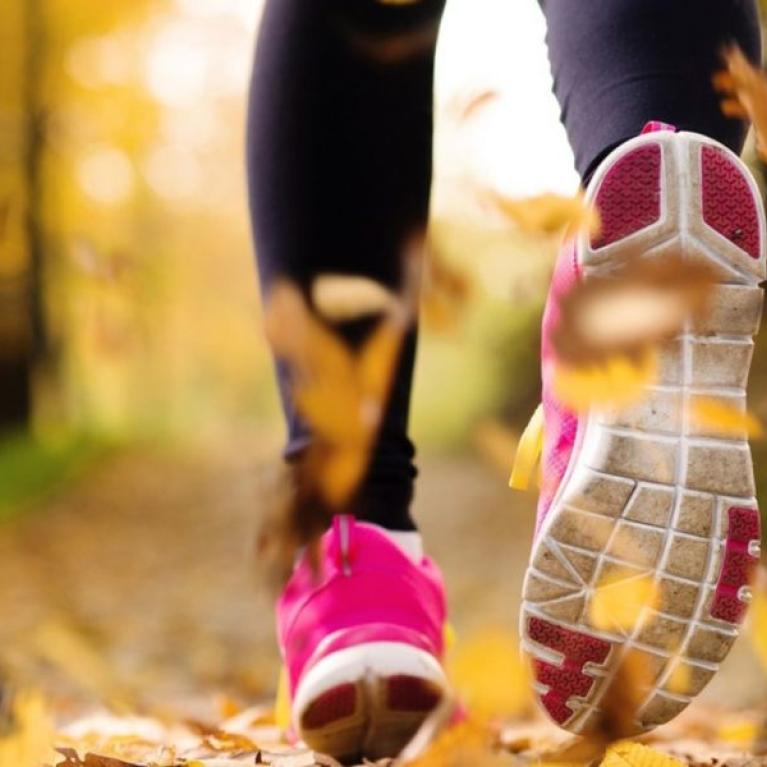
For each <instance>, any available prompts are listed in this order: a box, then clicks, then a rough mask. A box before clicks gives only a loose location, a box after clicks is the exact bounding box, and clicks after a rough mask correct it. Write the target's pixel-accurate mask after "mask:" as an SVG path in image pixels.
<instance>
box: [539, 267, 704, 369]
mask: <svg viewBox="0 0 767 767" xmlns="http://www.w3.org/2000/svg"><path fill="white" fill-rule="evenodd" d="M714 284H715V278H714V274H713V271H712V269H711V268H710V267H709V266H707V265H706V264H703V263H699V262H694V261H690V260H689V259H686V258H684V257H683V256H682V255H681V254H679V255H677V254H668V253H667V254H665V255H664V256H663V258H642V257H641V256H640V255H638V254H637V255H635V256H632V257H628V258H626V259H625V260H623V261H622V262H621V263H620V264H619V265H618V266H617V267H616V268H615V269H613V270H611V271H610V273H609V274H594V275H590V276H589V278H588V279H587V280H582V281H580V282H579V283H578V284H577V285H576V286H575V287H574V288H573V290H572V291H570V292H569V293H568V294H567V296H565V297H564V298H563V299H562V301H561V303H560V312H561V315H560V320H559V322H558V324H557V327H556V329H555V330H554V332H553V333H552V337H551V340H552V343H553V345H554V351H555V354H556V357H557V359H558V360H559V361H560V362H562V363H564V364H567V365H569V366H573V367H583V366H587V365H596V364H600V363H603V362H604V361H605V360H607V359H610V358H614V357H628V358H634V359H636V358H638V357H640V356H641V355H642V354H644V353H645V352H646V350H647V349H648V347H652V346H656V345H658V344H660V343H662V342H663V341H666V340H668V339H670V338H673V337H674V336H675V335H677V334H678V333H680V332H681V331H682V329H683V328H684V325H685V322H688V321H690V322H694V321H695V319H696V318H698V317H700V316H701V315H702V314H703V312H704V311H705V309H706V306H707V303H708V299H709V296H710V295H711V290H712V288H713V286H714Z"/></svg>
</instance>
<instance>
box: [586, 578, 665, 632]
mask: <svg viewBox="0 0 767 767" xmlns="http://www.w3.org/2000/svg"><path fill="white" fill-rule="evenodd" d="M657 599H658V593H657V585H656V583H655V580H654V579H653V578H652V577H650V576H647V575H641V576H633V575H629V574H628V573H627V574H625V575H621V574H618V575H616V576H615V577H614V578H611V579H610V580H609V581H607V582H604V583H601V584H600V585H599V586H597V588H596V589H595V591H594V595H593V597H592V599H591V607H590V611H591V621H592V623H593V624H594V626H595V627H596V628H598V629H602V630H604V631H616V630H617V631H628V630H630V629H632V628H633V627H634V626H635V625H636V622H637V620H638V618H639V616H640V613H641V612H642V610H644V609H645V608H646V607H653V606H654V605H655V604H656V602H657Z"/></svg>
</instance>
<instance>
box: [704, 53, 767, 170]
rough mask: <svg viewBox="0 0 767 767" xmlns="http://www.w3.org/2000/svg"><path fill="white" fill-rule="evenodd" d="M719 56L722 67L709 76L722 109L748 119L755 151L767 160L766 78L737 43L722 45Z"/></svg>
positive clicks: (737, 116) (730, 114) (727, 113)
mask: <svg viewBox="0 0 767 767" xmlns="http://www.w3.org/2000/svg"><path fill="white" fill-rule="evenodd" d="M723 59H724V65H725V68H724V69H723V70H722V71H720V72H717V73H716V74H715V75H714V79H713V82H714V88H716V90H717V91H719V92H720V93H721V94H722V96H723V98H722V102H721V106H722V112H723V113H724V114H725V115H727V116H728V117H736V118H741V119H743V118H748V119H750V120H751V122H752V123H753V125H754V133H755V134H756V145H757V150H758V152H759V154H760V156H761V158H762V159H763V160H767V77H765V74H764V72H763V71H762V69H761V68H760V67H759V66H755V65H754V64H752V63H751V62H750V61H749V60H748V58H747V57H746V55H745V54H744V53H743V51H742V50H741V49H740V48H739V47H738V46H737V45H733V46H730V47H728V48H726V49H725V51H724V54H723Z"/></svg>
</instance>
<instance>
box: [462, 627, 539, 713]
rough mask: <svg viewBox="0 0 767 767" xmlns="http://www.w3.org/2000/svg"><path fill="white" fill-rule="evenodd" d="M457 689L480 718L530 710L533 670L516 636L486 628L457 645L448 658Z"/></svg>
mask: <svg viewBox="0 0 767 767" xmlns="http://www.w3.org/2000/svg"><path fill="white" fill-rule="evenodd" d="M448 674H449V676H450V678H451V680H452V682H453V685H454V687H455V690H456V691H457V693H458V694H459V696H460V697H461V700H463V701H464V702H465V703H466V705H467V706H468V707H469V709H470V710H471V711H472V712H473V713H475V714H476V715H477V716H479V717H494V716H515V715H518V714H522V713H524V712H525V711H528V710H529V709H530V706H531V702H532V698H531V694H530V671H529V668H528V665H527V663H526V662H525V660H523V658H522V656H521V653H520V652H519V645H518V642H517V639H516V637H515V636H514V635H512V634H509V633H508V632H506V631H503V630H501V629H486V630H483V631H481V632H479V633H477V634H475V635H474V636H472V637H469V638H468V639H465V640H463V641H460V642H458V643H457V644H456V646H455V648H454V650H453V651H452V653H451V654H450V657H449V659H448Z"/></svg>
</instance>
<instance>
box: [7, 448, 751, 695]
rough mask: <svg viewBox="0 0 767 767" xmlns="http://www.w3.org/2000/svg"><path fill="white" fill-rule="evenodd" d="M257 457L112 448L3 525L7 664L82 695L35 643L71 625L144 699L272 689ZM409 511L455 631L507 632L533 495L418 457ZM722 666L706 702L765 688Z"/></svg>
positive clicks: (482, 470)
mask: <svg viewBox="0 0 767 767" xmlns="http://www.w3.org/2000/svg"><path fill="white" fill-rule="evenodd" d="M266 452H268V451H266V450H265V449H264V447H263V446H258V445H256V444H251V443H248V442H245V443H241V444H229V445H227V446H226V448H218V449H215V450H206V451H202V450H198V451H195V452H190V451H187V452H183V453H181V452H168V451H165V452H160V451H154V452H151V451H150V452H147V451H146V450H141V451H139V450H136V451H134V452H130V453H123V454H119V455H112V456H109V457H107V458H105V459H104V460H102V461H101V462H100V463H99V464H98V465H97V466H95V467H93V468H92V470H91V471H90V472H89V473H88V474H87V475H85V476H83V477H81V478H80V479H79V480H78V481H76V482H75V483H73V484H72V485H71V486H69V487H67V488H65V489H63V490H61V491H60V492H59V493H57V494H56V495H55V496H54V497H51V498H49V499H48V500H47V501H45V502H43V503H41V504H39V508H37V509H35V510H34V511H33V512H31V513H29V514H27V515H25V516H23V517H21V518H19V519H18V520H17V521H16V522H12V523H9V524H7V525H5V526H4V527H2V528H0V609H1V610H2V614H3V615H4V616H5V619H4V620H3V621H2V622H0V643H2V653H3V656H4V657H5V658H6V664H7V665H11V666H13V667H14V668H19V669H21V670H22V671H23V673H24V674H26V675H29V676H32V677H34V678H36V679H38V680H39V679H42V681H43V682H44V684H45V685H46V686H47V687H49V688H51V689H53V690H55V691H61V692H62V694H63V695H66V696H67V697H68V698H72V697H73V696H75V697H76V696H77V695H79V694H80V693H81V692H82V690H81V688H82V684H74V685H73V684H72V682H71V680H70V679H68V678H67V675H65V674H62V673H60V672H59V671H58V670H57V669H56V665H57V664H56V663H51V662H50V658H48V660H45V661H41V660H40V658H39V653H38V654H37V655H36V654H35V653H34V652H32V653H30V652H29V649H30V648H33V649H34V648H36V647H37V646H38V645H39V644H40V634H39V632H40V627H41V626H43V627H44V628H45V627H49V626H50V624H51V623H53V624H54V625H60V624H65V625H66V626H68V627H69V628H73V629H74V630H75V631H76V632H77V633H79V634H80V635H82V636H83V637H86V638H87V641H88V643H90V644H91V645H92V646H94V647H97V648H98V649H99V651H100V652H102V653H103V654H104V656H105V658H106V659H107V661H108V667H109V669H110V673H113V674H114V675H115V677H116V678H117V679H118V680H120V681H125V680H127V681H128V682H129V683H130V684H131V686H132V687H134V688H139V689H141V696H142V699H143V698H149V699H150V700H152V701H158V700H167V699H178V698H187V699H191V698H192V697H195V696H199V695H200V694H201V693H206V692H207V691H212V690H219V691H220V690H223V691H227V692H229V693H234V694H236V695H240V696H242V697H243V698H245V699H250V700H253V699H258V698H263V697H264V696H268V695H269V694H271V690H272V688H273V686H274V682H275V678H276V671H277V665H278V664H277V655H276V652H275V648H274V640H273V629H272V615H271V609H270V600H269V598H268V597H267V595H265V594H263V593H260V592H259V589H258V588H257V583H256V581H255V574H254V571H253V567H252V561H251V541H252V539H253V534H254V530H255V527H256V524H257V520H258V515H259V508H260V505H261V500H262V498H263V493H264V481H263V480H264V474H265V469H264V467H265V465H266V463H267V462H266V460H265V454H266ZM416 513H417V516H418V519H419V520H420V522H421V525H422V529H423V532H424V535H425V539H426V542H427V548H428V550H429V552H430V553H431V554H433V555H434V556H435V557H436V558H437V559H438V561H439V562H440V563H441V564H442V566H443V568H444V571H445V574H446V579H447V582H448V587H449V593H450V598H451V604H452V608H453V609H452V613H453V623H454V624H455V626H456V627H457V629H458V632H459V635H460V634H470V633H471V632H472V630H473V629H478V628H486V627H488V626H491V627H501V628H505V629H509V630H513V629H514V627H515V624H516V616H517V608H518V595H519V593H520V589H521V579H522V574H523V570H524V565H525V561H526V557H527V549H528V545H529V540H530V537H531V534H532V523H533V506H532V502H531V500H530V499H528V498H524V497H522V496H520V495H518V494H515V493H512V492H511V491H509V490H508V489H507V487H506V486H505V481H504V478H503V477H502V476H500V475H499V474H498V472H497V471H496V470H494V469H491V468H489V467H488V466H486V465H485V464H483V463H482V462H481V461H480V460H479V459H477V458H473V457H466V456H464V457H436V456H432V457H427V458H426V459H425V460H423V461H422V475H421V481H420V485H419V491H418V497H417V512H416ZM46 630H47V629H46ZM44 644H45V642H44V641H43V645H44ZM44 649H45V648H44ZM43 655H44V656H45V655H46V653H45V652H43ZM82 662H83V663H86V665H87V661H85V660H83V661H82ZM727 668H728V671H727V672H726V673H725V674H722V675H720V676H719V678H718V679H717V681H716V682H715V683H713V684H712V685H711V687H710V694H709V697H710V698H711V699H714V700H716V701H717V702H720V703H721V702H723V701H724V702H726V703H728V704H731V705H733V706H735V705H742V704H746V703H753V702H754V701H756V700H758V699H759V698H760V696H763V695H764V693H765V689H764V682H763V680H762V676H761V674H754V673H752V672H753V668H754V666H753V658H752V656H751V654H750V650H749V648H748V644H747V642H742V643H741V645H740V646H739V648H738V651H737V652H735V653H733V657H732V659H731V660H730V661H728V664H727ZM87 674H88V669H87V668H86V669H83V670H82V674H81V675H82V676H87ZM85 699H87V696H86V698H85ZM762 699H764V698H763V697H762Z"/></svg>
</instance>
